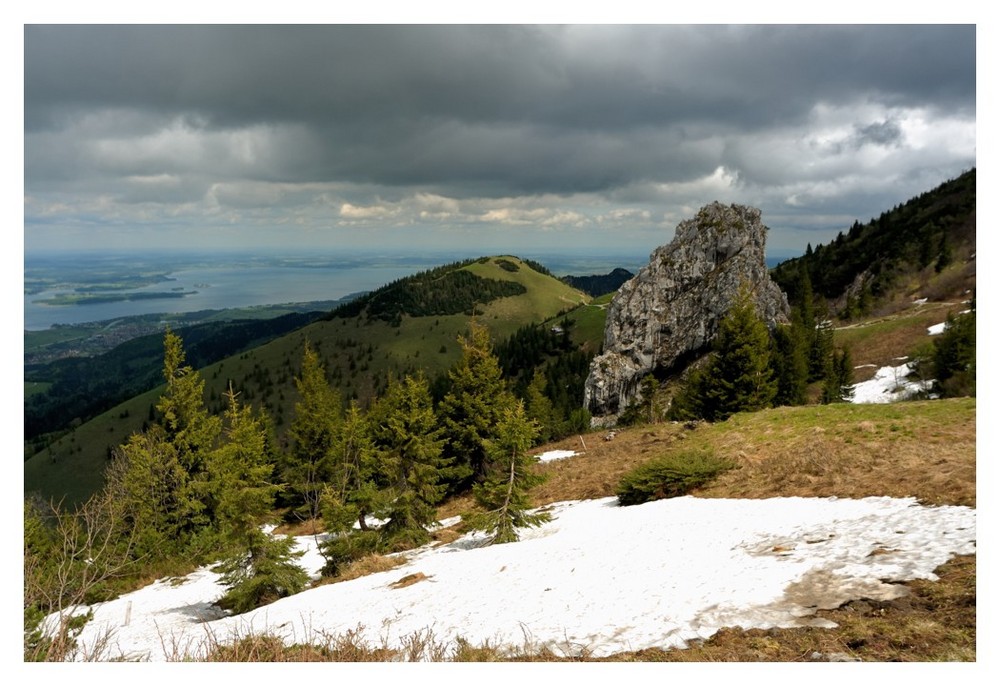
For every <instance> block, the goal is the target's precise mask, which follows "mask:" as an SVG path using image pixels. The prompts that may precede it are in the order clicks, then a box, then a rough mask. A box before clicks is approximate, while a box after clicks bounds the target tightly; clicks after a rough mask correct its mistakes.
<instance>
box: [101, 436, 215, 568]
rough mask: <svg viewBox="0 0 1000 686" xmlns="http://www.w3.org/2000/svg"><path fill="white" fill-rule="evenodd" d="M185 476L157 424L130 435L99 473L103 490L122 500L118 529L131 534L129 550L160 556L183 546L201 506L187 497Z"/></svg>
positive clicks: (170, 445) (189, 495) (174, 552)
mask: <svg viewBox="0 0 1000 686" xmlns="http://www.w3.org/2000/svg"><path fill="white" fill-rule="evenodd" d="M189 479H190V478H189V476H188V472H187V470H186V469H184V467H183V465H181V462H180V459H179V458H178V455H177V450H176V448H174V446H173V444H172V443H170V442H169V441H168V440H167V439H166V436H165V434H164V432H163V430H162V428H161V427H159V426H153V427H150V429H149V430H148V431H145V432H143V433H137V434H132V436H130V437H129V440H128V442H127V443H125V444H124V445H122V446H120V447H119V448H118V450H117V451H116V454H115V458H114V460H113V461H112V463H111V465H110V466H109V467H108V469H107V471H106V473H105V491H106V492H107V493H108V494H109V495H110V497H113V498H115V499H116V500H118V501H119V502H121V503H122V507H123V512H124V513H125V514H124V516H123V521H122V524H123V529H127V530H131V531H132V532H134V536H135V553H136V555H137V556H138V557H145V558H148V559H149V560H161V559H164V558H166V557H168V556H169V555H171V554H176V553H179V552H181V551H182V550H183V549H184V546H185V545H186V544H187V542H188V539H189V537H190V534H191V533H193V531H192V529H191V527H190V522H191V521H192V520H193V519H195V518H196V517H199V516H200V515H201V513H202V512H203V510H204V503H203V502H202V501H201V500H197V499H194V498H192V497H191V496H192V492H193V491H192V489H191V488H190V487H189Z"/></svg>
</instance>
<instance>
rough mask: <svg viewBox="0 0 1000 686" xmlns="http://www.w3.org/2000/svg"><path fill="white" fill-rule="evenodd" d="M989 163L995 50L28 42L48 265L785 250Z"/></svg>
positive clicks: (701, 35)
mask: <svg viewBox="0 0 1000 686" xmlns="http://www.w3.org/2000/svg"><path fill="white" fill-rule="evenodd" d="M975 165H976V31H975V26H970V25H964V26H963V25H951V26H935V25H910V26H857V25H855V26H826V25H819V26H795V25H789V26H698V27H687V26H663V25H659V26H651V25H638V26H621V25H616V26H610V25H589V26H551V25H550V26H532V25H520V26H519V25H512V26H477V27H471V26H271V25H256V26H240V27H227V26H124V25H120V26H82V25H75V26H74V25H70V26H52V25H28V26H26V27H25V28H24V245H25V249H26V250H28V251H32V250H37V249H45V248H54V247H58V248H72V247H81V248H88V249H93V248H103V249H110V248H123V247H136V246H139V247H154V248H156V247H221V246H229V247H238V248H246V247H254V246H260V247H266V248H269V249H274V248H281V249H287V250H289V251H291V250H293V249H295V248H302V249H306V248H309V249H314V248H335V247H341V246H343V247H362V248H364V247H375V248H385V247H390V246H391V247H393V248H399V249H404V248H410V247H421V248H430V249H439V248H446V249H451V248H458V249H466V248H470V249H471V248H480V247H481V248H482V249H483V252H498V251H507V252H513V253H515V254H517V253H522V254H527V253H530V252H534V251H543V250H550V249H559V250H573V251H576V250H583V251H593V250H607V251H621V252H637V253H640V254H642V253H647V252H648V251H649V250H651V249H652V248H654V247H656V246H657V245H662V244H664V243H666V242H668V241H669V240H670V239H671V238H672V237H673V229H674V227H675V226H676V225H677V223H678V222H679V221H681V220H683V219H686V218H688V217H690V216H692V215H693V214H694V213H695V212H696V211H697V209H698V208H699V207H700V206H702V205H704V204H705V203H708V202H711V201H713V200H719V201H721V202H724V203H744V204H750V205H754V206H756V207H759V208H761V210H762V211H763V219H764V222H765V223H766V224H767V225H768V226H770V227H771V229H772V231H771V233H770V235H769V238H768V250H769V252H771V253H772V254H789V253H796V254H797V253H799V252H801V251H802V250H804V249H805V246H806V244H807V243H812V244H813V245H815V244H817V243H819V242H826V241H829V240H830V239H832V238H833V237H834V236H835V235H836V233H837V232H838V231H839V230H842V229H847V228H848V227H850V225H851V224H852V223H853V222H854V220H856V219H860V220H861V221H867V220H868V219H869V218H871V217H872V216H877V215H878V214H879V213H880V212H882V211H883V210H886V209H890V208H891V207H892V206H893V205H895V204H897V203H900V202H903V201H905V200H907V199H909V198H910V197H912V196H914V195H917V194H919V193H921V192H923V191H926V190H930V189H932V188H934V187H935V186H936V185H938V184H940V183H941V182H943V181H945V180H947V179H950V178H954V177H955V176H958V175H959V174H960V173H962V172H963V171H965V170H967V169H970V168H972V167H974V166H975Z"/></svg>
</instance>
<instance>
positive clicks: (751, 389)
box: [671, 287, 776, 421]
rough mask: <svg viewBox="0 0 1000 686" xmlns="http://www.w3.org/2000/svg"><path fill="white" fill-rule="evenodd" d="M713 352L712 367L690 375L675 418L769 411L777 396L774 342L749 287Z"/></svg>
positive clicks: (713, 418)
mask: <svg viewBox="0 0 1000 686" xmlns="http://www.w3.org/2000/svg"><path fill="white" fill-rule="evenodd" d="M713 348H714V352H713V353H712V356H711V357H710V358H709V360H708V362H707V364H706V365H705V366H704V367H703V368H701V369H697V370H693V371H692V373H691V374H690V375H689V378H688V381H687V386H686V387H685V388H684V389H682V391H681V393H680V394H679V395H678V398H677V399H676V400H675V403H676V404H677V407H676V409H675V410H674V411H673V412H672V413H671V414H672V416H674V417H675V418H685V417H683V414H685V413H688V414H690V415H693V416H694V417H698V418H701V419H707V420H708V421H720V420H723V419H726V418H727V417H729V416H730V415H732V414H733V413H735V412H745V411H751V412H752V411H754V410H760V409H763V408H765V407H770V406H771V403H772V402H773V400H774V395H775V391H776V384H775V382H774V379H773V378H772V371H771V367H770V352H769V350H770V339H769V336H768V332H767V327H766V326H765V325H764V323H763V322H762V321H761V320H760V318H759V317H758V316H757V313H756V310H755V308H754V304H753V300H752V299H751V296H750V291H749V290H748V289H747V288H745V287H744V288H741V289H740V293H739V295H738V296H737V299H736V302H735V303H734V304H733V306H732V307H731V308H730V310H729V312H728V313H727V314H726V316H725V317H724V318H723V319H722V321H721V322H720V323H719V332H718V334H716V337H715V340H714V343H713ZM678 414H680V415H681V417H678Z"/></svg>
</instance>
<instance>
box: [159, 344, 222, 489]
mask: <svg viewBox="0 0 1000 686" xmlns="http://www.w3.org/2000/svg"><path fill="white" fill-rule="evenodd" d="M184 361H185V356H184V347H183V343H182V341H181V338H180V336H178V335H177V334H175V333H174V332H172V331H170V330H168V331H167V333H166V335H165V336H164V338H163V376H164V378H165V379H166V382H167V386H166V389H165V390H164V392H163V395H162V396H160V400H159V402H157V404H156V409H157V410H158V411H159V413H160V416H161V421H160V424H161V426H163V428H164V430H165V431H166V436H167V440H168V441H169V442H170V443H171V444H172V445H173V446H174V448H175V450H176V451H177V459H178V460H180V462H181V464H182V465H183V466H184V468H185V469H186V470H187V472H188V474H189V475H190V476H192V477H196V476H197V475H198V474H200V473H201V472H202V471H203V470H204V467H205V465H204V461H205V457H206V455H207V454H208V451H209V450H211V449H212V448H213V447H214V445H215V442H216V440H218V437H219V432H220V430H221V422H220V420H219V418H218V417H213V416H212V415H210V414H209V412H208V409H207V408H206V407H205V381H204V380H203V379H202V378H201V375H200V374H198V372H196V371H194V370H193V369H192V368H191V367H190V366H189V365H186V364H184Z"/></svg>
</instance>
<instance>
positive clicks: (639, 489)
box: [617, 451, 736, 505]
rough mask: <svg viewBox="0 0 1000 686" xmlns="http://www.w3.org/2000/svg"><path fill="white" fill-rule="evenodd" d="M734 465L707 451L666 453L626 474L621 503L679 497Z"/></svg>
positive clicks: (636, 502)
mask: <svg viewBox="0 0 1000 686" xmlns="http://www.w3.org/2000/svg"><path fill="white" fill-rule="evenodd" d="M735 466H736V465H735V464H734V463H732V462H730V461H728V460H723V459H721V458H718V457H716V456H715V455H714V454H712V453H711V452H708V451H688V452H683V453H672V454H667V455H664V456H662V457H658V458H656V459H654V460H651V461H649V462H647V463H645V464H642V465H639V466H638V467H636V468H635V469H633V470H632V471H630V472H628V473H627V474H625V476H623V477H622V479H621V481H620V482H619V483H618V490H617V495H618V503H619V504H620V505H639V504H640V503H645V502H649V501H651V500H660V499H661V498H676V497H678V496H682V495H685V494H687V493H689V492H690V491H691V490H693V489H695V488H697V487H699V486H702V485H704V484H706V483H708V482H709V481H711V480H712V479H713V478H715V476H716V475H717V474H719V473H721V472H724V471H726V470H728V469H732V468H733V467H735Z"/></svg>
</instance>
